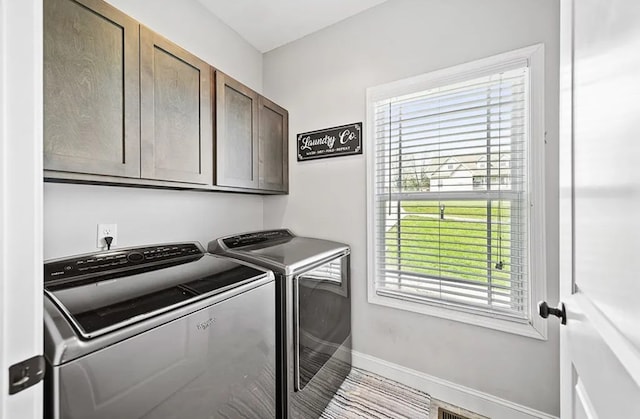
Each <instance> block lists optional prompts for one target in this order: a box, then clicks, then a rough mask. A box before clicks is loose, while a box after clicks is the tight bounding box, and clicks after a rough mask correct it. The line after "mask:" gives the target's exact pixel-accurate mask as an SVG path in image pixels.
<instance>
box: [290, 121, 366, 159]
mask: <svg viewBox="0 0 640 419" xmlns="http://www.w3.org/2000/svg"><path fill="white" fill-rule="evenodd" d="M351 154H362V122H356V123H355V124H349V125H341V126H339V127H333V128H327V129H323V130H319V131H313V132H305V133H303V134H298V161H304V160H313V159H322V158H325V157H338V156H348V155H351Z"/></svg>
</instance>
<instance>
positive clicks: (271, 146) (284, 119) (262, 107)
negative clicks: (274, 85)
mask: <svg viewBox="0 0 640 419" xmlns="http://www.w3.org/2000/svg"><path fill="white" fill-rule="evenodd" d="M258 115H259V117H260V120H259V124H258V133H259V135H258V136H259V139H258V150H259V156H260V158H259V170H258V173H259V174H260V182H259V187H260V189H265V190H271V191H282V192H288V190H289V158H288V156H289V153H288V144H289V141H288V138H289V113H288V112H287V111H286V110H285V109H284V108H281V107H280V106H278V105H276V104H275V103H273V102H271V101H270V100H269V99H267V98H265V97H262V96H260V98H259V101H258Z"/></svg>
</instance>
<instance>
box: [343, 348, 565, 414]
mask: <svg viewBox="0 0 640 419" xmlns="http://www.w3.org/2000/svg"><path fill="white" fill-rule="evenodd" d="M352 357H353V366H354V367H356V368H361V369H363V370H367V371H370V372H373V373H375V374H379V375H381V376H383V377H386V378H389V379H391V380H394V381H397V382H399V383H402V384H404V385H407V386H409V387H413V388H415V389H417V390H421V391H424V392H425V393H428V394H429V395H430V396H431V397H433V398H434V399H439V400H442V401H445V402H447V403H451V404H453V405H456V406H460V407H462V408H464V409H467V410H470V411H472V412H476V413H479V414H481V415H484V416H488V417H490V418H491V419H532V418H541V419H558V418H557V417H556V416H553V415H550V414H548V413H544V412H541V411H539V410H536V409H532V408H530V407H526V406H523V405H520V404H517V403H513V402H510V401H509V400H505V399H501V398H500V397H496V396H493V395H491V394H488V393H483V392H481V391H478V390H474V389H472V388H469V387H465V386H461V385H459V384H456V383H452V382H451V381H447V380H443V379H441V378H438V377H434V376H432V375H428V374H424V373H422V372H419V371H415V370H412V369H410V368H406V367H403V366H401V365H397V364H393V363H391V362H387V361H384V360H382V359H379V358H376V357H373V356H370V355H366V354H363V353H360V352H356V351H353V352H352Z"/></svg>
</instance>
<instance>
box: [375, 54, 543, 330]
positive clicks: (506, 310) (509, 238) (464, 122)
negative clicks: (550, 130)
mask: <svg viewBox="0 0 640 419" xmlns="http://www.w3.org/2000/svg"><path fill="white" fill-rule="evenodd" d="M542 51H543V49H542V46H534V47H529V48H525V49H522V50H517V51H513V52H510V53H506V54H502V55H499V56H495V57H491V58H488V59H485V60H480V61H476V62H473V63H469V64H465V65H462V66H458V67H454V68H451V69H446V70H441V71H438V72H435V73H429V74H426V75H423V76H418V77H415V78H412V79H408V80H401V81H398V82H394V83H391V84H388V85H383V86H378V87H373V88H370V89H368V90H367V115H368V117H367V118H368V120H367V123H368V129H369V138H370V141H371V145H370V147H369V154H368V172H367V180H368V220H369V240H368V247H369V249H368V255H369V257H368V259H369V260H368V263H369V272H370V273H369V275H368V276H369V281H370V283H369V301H370V302H373V303H377V304H383V305H388V306H392V307H396V308H400V309H406V310H412V311H417V312H422V313H426V314H432V315H437V316H441V317H446V318H452V319H455V320H460V321H464V322H468V323H473V324H479V325H484V326H487V327H491V328H495V329H500V330H506V331H511V332H513V333H519V334H523V335H528V336H532V337H537V338H546V326H545V323H544V322H541V321H540V320H539V319H538V318H537V316H534V315H533V311H534V310H533V302H534V301H538V300H541V299H543V298H544V277H545V261H544V248H543V243H544V220H543V217H544V213H543V208H544V202H543V180H542V179H543V173H544V172H543V170H542V169H541V168H542V167H543V161H542V158H543V150H542V144H543V138H542V135H543V134H542V133H543V132H544V128H543V126H544V124H543V120H542V105H541V104H542V100H541V97H542V96H541V95H542V92H543V89H544V83H543V77H542V72H543V68H544V67H543V64H542V59H543V58H542V57H543V52H542ZM452 161H454V162H455V164H453V163H452ZM417 174H419V176H417ZM417 179H419V182H418V181H417Z"/></svg>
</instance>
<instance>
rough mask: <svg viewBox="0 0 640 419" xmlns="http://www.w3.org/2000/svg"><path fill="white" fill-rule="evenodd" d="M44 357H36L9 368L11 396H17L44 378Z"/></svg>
mask: <svg viewBox="0 0 640 419" xmlns="http://www.w3.org/2000/svg"><path fill="white" fill-rule="evenodd" d="M44 364H45V363H44V356H42V355H36V356H34V357H33V358H29V359H27V360H26V361H22V362H18V363H17V364H13V365H12V366H10V367H9V394H16V393H19V392H21V391H22V390H24V389H25V388H29V387H31V386H32V385H34V384H37V383H39V382H40V381H41V380H42V379H43V378H44V371H45V366H44Z"/></svg>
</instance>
